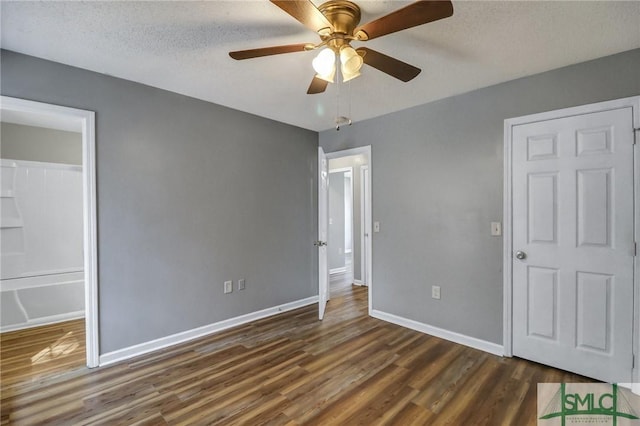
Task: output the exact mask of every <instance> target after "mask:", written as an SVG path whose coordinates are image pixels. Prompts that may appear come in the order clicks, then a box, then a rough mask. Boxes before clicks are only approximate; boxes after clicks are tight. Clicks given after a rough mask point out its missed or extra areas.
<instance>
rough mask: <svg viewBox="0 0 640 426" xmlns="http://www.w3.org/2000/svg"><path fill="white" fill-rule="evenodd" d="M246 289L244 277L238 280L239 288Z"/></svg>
mask: <svg viewBox="0 0 640 426" xmlns="http://www.w3.org/2000/svg"><path fill="white" fill-rule="evenodd" d="M244 289H245V281H244V278H242V279H239V280H238V290H244Z"/></svg>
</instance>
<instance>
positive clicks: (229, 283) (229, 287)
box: [224, 281, 233, 294]
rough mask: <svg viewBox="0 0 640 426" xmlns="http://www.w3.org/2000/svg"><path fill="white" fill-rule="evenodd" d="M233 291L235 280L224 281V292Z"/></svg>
mask: <svg viewBox="0 0 640 426" xmlns="http://www.w3.org/2000/svg"><path fill="white" fill-rule="evenodd" d="M232 292H233V281H225V282H224V294H227V293H232Z"/></svg>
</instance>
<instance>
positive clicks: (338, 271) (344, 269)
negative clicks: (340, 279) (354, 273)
mask: <svg viewBox="0 0 640 426" xmlns="http://www.w3.org/2000/svg"><path fill="white" fill-rule="evenodd" d="M346 273H347V267H346V266H343V267H341V268H333V269H329V275H336V274H346Z"/></svg>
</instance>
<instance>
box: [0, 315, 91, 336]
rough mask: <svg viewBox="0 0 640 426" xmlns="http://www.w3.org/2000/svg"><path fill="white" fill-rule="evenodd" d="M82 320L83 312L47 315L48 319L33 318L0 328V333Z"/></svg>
mask: <svg viewBox="0 0 640 426" xmlns="http://www.w3.org/2000/svg"><path fill="white" fill-rule="evenodd" d="M80 318H84V311H76V312H67V313H64V314H58V315H49V316H48V317H42V318H34V319H30V320H27V322H21V323H20V324H10V325H5V326H4V327H0V333H7V332H9V331H18V330H24V329H25V328H31V327H36V326H43V325H50V324H57V323H59V322H65V321H71V320H75V319H80Z"/></svg>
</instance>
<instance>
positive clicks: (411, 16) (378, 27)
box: [354, 0, 453, 40]
mask: <svg viewBox="0 0 640 426" xmlns="http://www.w3.org/2000/svg"><path fill="white" fill-rule="evenodd" d="M451 15H453V5H452V4H451V1H449V0H443V1H440V0H420V1H417V2H415V3H411V4H410V5H408V6H405V7H403V8H401V9H398V10H396V11H394V12H391V13H390V14H388V15H385V16H383V17H382V18H379V19H376V20H375V21H371V22H369V23H368V24H364V25H362V26H360V27H358V28H356V30H355V31H354V34H355V35H356V37H358V39H360V40H371V39H374V38H376V37H380V36H383V35H387V34H391V33H395V32H396V31H402V30H406V29H407V28H413V27H417V26H418V25H422V24H426V23H428V22H433V21H437V20H438V19H442V18H447V17H449V16H451Z"/></svg>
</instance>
